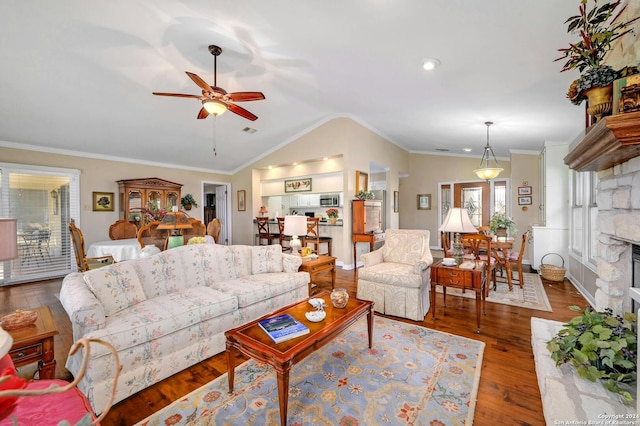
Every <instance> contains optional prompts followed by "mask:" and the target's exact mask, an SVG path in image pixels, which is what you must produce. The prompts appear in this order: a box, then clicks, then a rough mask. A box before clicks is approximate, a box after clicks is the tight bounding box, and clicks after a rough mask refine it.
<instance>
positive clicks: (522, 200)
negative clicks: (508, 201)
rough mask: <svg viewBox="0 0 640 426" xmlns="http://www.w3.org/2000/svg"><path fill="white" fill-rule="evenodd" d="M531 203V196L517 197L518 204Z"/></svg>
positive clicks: (525, 204)
mask: <svg viewBox="0 0 640 426" xmlns="http://www.w3.org/2000/svg"><path fill="white" fill-rule="evenodd" d="M529 204H531V197H518V205H519V206H527V205H529Z"/></svg>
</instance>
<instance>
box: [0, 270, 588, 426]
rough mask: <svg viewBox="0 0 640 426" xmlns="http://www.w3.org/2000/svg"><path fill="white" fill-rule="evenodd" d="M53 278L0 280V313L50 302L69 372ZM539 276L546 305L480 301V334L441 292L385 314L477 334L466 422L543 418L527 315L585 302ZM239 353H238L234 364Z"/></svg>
mask: <svg viewBox="0 0 640 426" xmlns="http://www.w3.org/2000/svg"><path fill="white" fill-rule="evenodd" d="M336 275H337V276H336V287H344V288H346V289H347V290H348V291H349V293H350V294H351V296H352V297H355V292H356V286H357V274H356V273H354V271H343V270H340V269H338V271H337V274H336ZM61 283H62V279H56V280H49V281H42V282H37V283H26V284H20V285H15V286H10V287H2V288H0V306H2V308H1V309H2V313H8V312H11V311H12V310H15V309H29V308H33V307H36V306H40V305H41V304H46V305H48V306H49V307H50V308H51V309H52V313H54V319H55V321H56V324H57V325H58V328H59V330H60V335H59V336H56V340H55V346H56V348H55V349H56V360H57V361H58V364H57V368H56V376H57V377H59V378H64V379H69V377H70V374H69V373H68V371H66V369H65V368H64V363H65V360H66V356H67V353H68V350H69V348H70V347H71V344H72V335H71V325H70V322H69V319H68V318H67V316H66V314H65V312H64V309H63V308H62V305H61V304H60V302H59V300H58V299H57V294H58V293H59V291H60V285H61ZM319 284H320V285H321V286H329V287H330V283H329V282H328V281H327V282H323V281H322V278H320V283H319ZM543 284H544V288H545V290H546V292H547V296H548V298H549V302H550V303H551V306H552V309H553V312H545V311H536V310H531V309H524V308H518V307H513V306H508V305H500V304H496V303H487V315H484V316H483V318H482V323H481V327H482V330H481V333H480V334H477V333H476V332H475V331H476V327H475V324H476V319H475V301H474V300H472V299H464V300H463V299H462V298H457V297H455V296H451V295H448V297H447V305H448V306H447V307H446V308H444V307H443V304H442V299H438V304H437V305H438V307H437V309H436V317H437V318H438V319H437V321H435V322H434V321H433V320H432V319H431V313H429V314H428V315H427V316H426V317H425V319H424V321H422V322H415V321H410V320H404V319H399V318H395V317H388V318H392V319H398V320H400V321H405V322H408V323H413V324H420V325H422V326H424V327H427V328H433V329H436V330H440V331H444V332H447V333H452V334H457V335H460V336H465V337H468V338H471V339H477V340H481V341H483V342H485V344H486V347H485V351H484V357H483V363H482V370H481V378H480V386H479V391H478V402H477V406H476V413H475V418H474V425H479V426H482V425H495V424H509V425H535V426H538V425H544V418H543V415H542V402H541V399H540V391H539V389H538V385H537V379H536V375H535V366H534V361H533V354H532V350H531V325H530V321H531V317H539V318H546V319H553V320H558V321H568V320H569V319H571V318H573V317H574V316H576V314H575V312H573V311H571V310H569V309H568V307H569V306H570V305H578V306H581V307H584V306H586V305H587V302H586V301H585V299H584V298H583V297H582V295H581V294H580V292H578V291H577V290H576V289H575V288H574V287H573V285H571V283H570V282H568V281H564V282H561V283H558V282H551V281H545V280H543ZM242 360H243V359H242V357H241V356H238V359H237V360H236V365H239V364H240V363H241V362H242ZM226 370H227V365H226V359H225V355H224V353H222V354H218V355H216V356H214V357H211V358H209V359H207V360H205V361H202V362H201V363H199V364H197V365H195V366H193V367H191V368H188V369H186V370H184V371H181V372H179V373H177V374H175V375H173V376H171V377H169V378H167V379H165V380H163V381H161V382H160V383H157V384H156V385H154V386H152V387H150V388H148V389H145V390H143V391H141V392H138V393H137V394H135V395H133V396H132V397H130V398H128V399H126V400H124V401H122V402H120V403H118V404H116V406H115V407H113V408H112V409H111V411H110V412H109V414H108V415H107V417H106V419H105V420H104V421H103V422H102V425H103V426H111V425H127V426H128V425H131V424H133V423H136V422H137V421H139V420H142V419H144V418H145V417H147V416H148V415H150V414H152V413H153V412H155V411H157V410H159V409H161V408H162V407H165V406H166V405H168V404H170V403H171V402H172V401H173V400H175V399H177V398H179V397H180V396H182V395H185V394H187V393H189V392H191V391H193V390H195V389H197V388H198V387H200V386H202V385H204V384H206V383H208V382H209V381H211V380H213V379H215V378H216V377H219V376H220V375H222V374H224V373H225V372H226Z"/></svg>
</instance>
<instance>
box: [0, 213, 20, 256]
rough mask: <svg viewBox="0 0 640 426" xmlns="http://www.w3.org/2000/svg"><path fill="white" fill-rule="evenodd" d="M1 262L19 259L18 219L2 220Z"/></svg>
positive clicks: (0, 230) (0, 232) (0, 223)
mask: <svg viewBox="0 0 640 426" xmlns="http://www.w3.org/2000/svg"><path fill="white" fill-rule="evenodd" d="M0 235H1V236H2V238H0V261H3V260H12V259H16V258H17V257H18V219H0Z"/></svg>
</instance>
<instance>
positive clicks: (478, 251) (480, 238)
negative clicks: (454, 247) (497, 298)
mask: <svg viewBox="0 0 640 426" xmlns="http://www.w3.org/2000/svg"><path fill="white" fill-rule="evenodd" d="M460 237H461V238H462V245H463V246H464V248H465V249H466V250H467V251H468V253H467V254H466V255H465V256H464V257H465V258H466V259H472V260H481V261H483V262H484V263H485V265H486V268H487V280H493V289H494V290H495V289H496V288H497V286H496V263H497V261H496V259H494V257H493V256H492V255H491V241H492V240H493V238H492V237H490V236H489V235H484V234H462V235H461V236H460ZM485 294H486V295H488V294H489V283H488V282H487V286H486V289H485Z"/></svg>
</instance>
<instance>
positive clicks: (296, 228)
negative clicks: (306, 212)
mask: <svg viewBox="0 0 640 426" xmlns="http://www.w3.org/2000/svg"><path fill="white" fill-rule="evenodd" d="M282 233H283V234H284V235H290V236H293V235H296V236H298V237H299V236H302V235H307V217H306V216H291V215H287V216H285V217H284V230H283V231H282Z"/></svg>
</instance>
